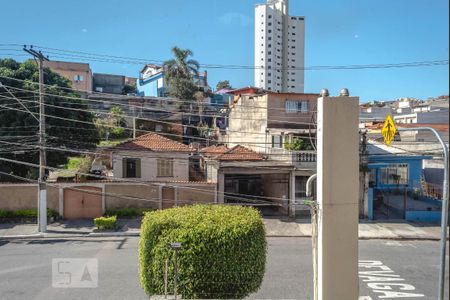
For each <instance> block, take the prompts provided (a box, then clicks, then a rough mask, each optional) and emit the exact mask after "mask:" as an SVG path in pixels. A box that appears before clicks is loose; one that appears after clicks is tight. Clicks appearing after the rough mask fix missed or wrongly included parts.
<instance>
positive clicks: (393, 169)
mask: <svg viewBox="0 0 450 300" xmlns="http://www.w3.org/2000/svg"><path fill="white" fill-rule="evenodd" d="M380 173H381V183H382V184H403V185H407V184H408V180H409V174H408V164H392V165H389V167H386V168H381V169H380Z"/></svg>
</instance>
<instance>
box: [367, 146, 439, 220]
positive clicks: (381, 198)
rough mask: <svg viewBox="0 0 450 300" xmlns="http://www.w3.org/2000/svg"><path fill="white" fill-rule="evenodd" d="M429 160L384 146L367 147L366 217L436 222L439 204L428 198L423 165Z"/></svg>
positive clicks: (426, 157)
mask: <svg viewBox="0 0 450 300" xmlns="http://www.w3.org/2000/svg"><path fill="white" fill-rule="evenodd" d="M428 159H432V157H431V156H424V155H410V154H407V153H406V152H404V151H402V150H398V149H392V148H391V147H387V146H384V145H374V144H369V146H368V158H367V162H368V164H367V166H368V172H369V189H368V203H367V206H368V207H367V210H368V217H369V219H370V220H386V219H404V220H407V221H420V222H438V221H440V217H441V201H440V200H438V199H434V198H432V197H430V196H429V195H427V193H426V192H425V190H426V189H425V188H424V187H425V186H426V185H427V182H426V181H425V179H424V176H423V161H424V160H428Z"/></svg>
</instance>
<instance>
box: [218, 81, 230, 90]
mask: <svg viewBox="0 0 450 300" xmlns="http://www.w3.org/2000/svg"><path fill="white" fill-rule="evenodd" d="M222 89H229V90H232V89H233V87H232V86H231V84H230V81H229V80H222V81H219V82H218V83H217V85H216V90H222Z"/></svg>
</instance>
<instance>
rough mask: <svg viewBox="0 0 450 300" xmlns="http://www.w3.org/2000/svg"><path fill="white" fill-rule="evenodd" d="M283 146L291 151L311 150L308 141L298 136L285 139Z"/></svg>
mask: <svg viewBox="0 0 450 300" xmlns="http://www.w3.org/2000/svg"><path fill="white" fill-rule="evenodd" d="M284 148H285V149H286V150H291V151H302V150H313V147H312V145H311V143H310V141H308V140H307V139H302V138H298V137H294V138H293V139H292V141H291V142H288V141H286V142H285V143H284Z"/></svg>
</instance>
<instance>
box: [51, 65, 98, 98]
mask: <svg viewBox="0 0 450 300" xmlns="http://www.w3.org/2000/svg"><path fill="white" fill-rule="evenodd" d="M44 67H45V68H50V69H51V70H52V71H54V72H55V73H58V74H59V75H61V76H63V77H66V78H67V79H69V80H70V81H71V82H72V88H73V89H76V90H78V91H80V92H84V93H90V92H91V91H92V71H91V68H90V67H89V64H86V63H77V62H68V61H44Z"/></svg>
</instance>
